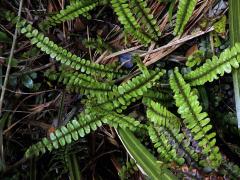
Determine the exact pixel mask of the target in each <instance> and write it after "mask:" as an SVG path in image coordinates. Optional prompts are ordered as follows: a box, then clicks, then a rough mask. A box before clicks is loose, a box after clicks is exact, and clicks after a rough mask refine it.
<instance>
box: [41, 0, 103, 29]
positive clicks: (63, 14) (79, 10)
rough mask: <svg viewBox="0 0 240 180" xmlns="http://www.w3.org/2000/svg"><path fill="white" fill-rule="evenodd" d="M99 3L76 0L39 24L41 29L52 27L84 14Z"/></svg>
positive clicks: (90, 0)
mask: <svg viewBox="0 0 240 180" xmlns="http://www.w3.org/2000/svg"><path fill="white" fill-rule="evenodd" d="M98 4H99V1H98V0H81V1H76V2H73V3H71V4H70V5H68V6H67V7H66V8H65V9H63V10H61V11H60V12H59V13H57V14H55V15H53V16H51V17H49V18H47V19H46V20H44V21H43V22H41V23H40V24H39V27H40V28H41V29H43V30H44V29H47V28H49V27H53V26H55V25H57V24H59V23H62V22H64V21H68V20H73V19H75V18H77V17H78V16H79V15H84V14H86V13H87V12H88V11H90V10H92V9H94V8H95V7H96V6H97V5H98Z"/></svg>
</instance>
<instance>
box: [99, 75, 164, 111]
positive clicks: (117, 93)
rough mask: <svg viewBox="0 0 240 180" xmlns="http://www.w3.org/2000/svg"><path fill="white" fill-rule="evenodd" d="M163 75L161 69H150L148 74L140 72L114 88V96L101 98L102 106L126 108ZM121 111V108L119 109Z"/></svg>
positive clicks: (110, 108) (105, 107)
mask: <svg viewBox="0 0 240 180" xmlns="http://www.w3.org/2000/svg"><path fill="white" fill-rule="evenodd" d="M162 75H163V72H161V71H149V73H147V74H140V75H138V76H136V77H134V78H133V79H131V80H128V81H127V82H124V83H122V84H121V85H119V86H118V87H114V88H113V92H112V93H113V95H112V97H113V98H109V99H107V100H106V99H104V98H103V99H99V100H100V104H98V105H97V106H101V107H102V108H103V109H106V110H113V109H118V108H122V109H126V108H127V106H128V105H129V104H130V103H131V102H134V101H136V100H137V99H139V98H141V97H142V96H143V94H144V93H145V92H147V90H148V89H150V88H151V87H152V86H153V85H154V83H155V82H156V81H157V80H158V79H159V78H160V77H161V76H162ZM118 111H119V112H121V109H118Z"/></svg>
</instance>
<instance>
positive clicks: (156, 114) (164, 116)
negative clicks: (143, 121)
mask: <svg viewBox="0 0 240 180" xmlns="http://www.w3.org/2000/svg"><path fill="white" fill-rule="evenodd" d="M144 103H145V104H146V105H147V117H148V118H149V119H150V121H152V122H153V123H156V124H157V125H158V126H164V127H168V128H176V129H179V128H180V119H179V118H178V117H176V116H175V115H174V114H172V113H171V112H169V111H168V110H167V109H166V108H165V107H163V106H161V105H160V104H159V103H156V102H154V101H152V100H150V99H145V100H144Z"/></svg>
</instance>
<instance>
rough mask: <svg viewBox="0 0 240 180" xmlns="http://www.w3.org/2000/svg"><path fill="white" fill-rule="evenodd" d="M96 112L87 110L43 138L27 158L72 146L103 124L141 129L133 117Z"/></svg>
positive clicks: (26, 154) (31, 149)
mask: <svg viewBox="0 0 240 180" xmlns="http://www.w3.org/2000/svg"><path fill="white" fill-rule="evenodd" d="M94 110H95V111H87V110H86V111H84V112H83V113H80V114H79V115H78V116H77V117H76V118H75V119H73V120H71V121H70V122H68V123H67V124H66V125H65V126H62V127H60V128H58V129H57V130H55V131H54V132H52V133H51V134H50V137H49V138H43V139H42V140H41V141H39V142H38V143H36V144H34V145H32V146H31V147H30V148H28V150H27V151H26V153H25V157H26V158H29V157H31V156H39V154H40V153H42V154H44V153H45V152H46V150H49V151H50V152H51V151H52V150H53V149H58V148H59V147H60V146H65V145H67V144H70V143H72V142H73V141H77V140H78V139H79V138H81V137H84V136H85V135H87V134H89V133H90V132H91V131H95V130H96V129H97V128H98V127H101V126H102V125H103V124H108V125H110V126H113V127H115V128H117V127H121V128H123V129H125V128H128V129H130V130H136V128H137V127H139V124H140V123H139V122H138V121H136V120H135V119H133V118H131V117H128V116H124V115H120V114H117V113H114V112H111V114H109V113H108V112H104V111H101V110H100V109H94ZM90 112H91V113H90Z"/></svg>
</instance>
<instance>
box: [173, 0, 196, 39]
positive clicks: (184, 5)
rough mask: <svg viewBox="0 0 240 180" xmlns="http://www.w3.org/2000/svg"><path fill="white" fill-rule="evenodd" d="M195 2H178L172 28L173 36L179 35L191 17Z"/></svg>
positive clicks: (194, 0)
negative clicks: (174, 22)
mask: <svg viewBox="0 0 240 180" xmlns="http://www.w3.org/2000/svg"><path fill="white" fill-rule="evenodd" d="M196 4H197V0H179V5H178V11H177V19H176V24H175V28H174V34H175V35H181V34H182V32H183V30H184V27H185V25H186V24H187V22H188V21H189V19H190V17H191V16H192V13H193V10H194V8H195V6H196Z"/></svg>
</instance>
